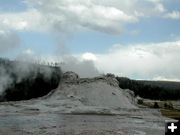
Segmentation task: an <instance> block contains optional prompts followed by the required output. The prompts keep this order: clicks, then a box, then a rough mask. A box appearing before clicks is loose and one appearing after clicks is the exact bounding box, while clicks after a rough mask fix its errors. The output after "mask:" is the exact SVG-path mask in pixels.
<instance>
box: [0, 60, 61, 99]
mask: <svg viewBox="0 0 180 135" xmlns="http://www.w3.org/2000/svg"><path fill="white" fill-rule="evenodd" d="M0 69H3V72H4V73H2V72H0V76H2V75H3V74H6V76H7V75H8V77H9V78H10V79H9V80H8V81H10V83H9V85H8V86H6V88H5V89H4V90H3V92H2V93H1V95H0V101H1V102H4V101H19V100H29V99H32V98H37V97H42V96H44V95H46V94H48V93H49V92H50V91H51V90H53V89H55V88H57V87H58V85H59V82H60V80H61V75H62V73H61V70H60V68H59V67H53V66H47V65H40V64H32V63H25V62H24V63H23V62H17V61H16V62H14V61H13V62H12V61H6V62H5V63H3V64H2V61H1V62H0ZM6 78H7V77H6Z"/></svg>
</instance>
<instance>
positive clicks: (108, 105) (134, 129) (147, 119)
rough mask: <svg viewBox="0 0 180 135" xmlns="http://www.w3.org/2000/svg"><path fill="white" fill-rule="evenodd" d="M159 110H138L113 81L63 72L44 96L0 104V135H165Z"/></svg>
mask: <svg viewBox="0 0 180 135" xmlns="http://www.w3.org/2000/svg"><path fill="white" fill-rule="evenodd" d="M165 119H167V118H164V117H162V116H161V114H160V112H159V111H158V110H154V109H148V108H147V109H145V108H143V109H141V108H138V107H137V106H136V105H135V103H134V99H133V93H132V92H130V91H129V90H122V89H120V88H119V87H118V81H117V80H116V79H115V77H114V76H113V75H107V76H102V77H96V78H91V79H89V78H84V79H82V78H79V77H78V75H77V74H75V73H73V72H68V73H65V74H64V75H63V80H62V82H61V83H60V85H59V87H58V88H57V89H56V90H54V91H52V92H51V93H49V94H48V95H47V96H45V97H42V98H38V99H32V100H29V101H18V102H6V103H0V135H1V134H2V135H4V134H14V135H21V134H23V135H26V134H27V135H32V134H35V135H36V134H37V135H38V134H42V135H51V134H52V135H56V134H57V135H69V134H73V135H152V134H153V135H164V132H165V129H164V120H165Z"/></svg>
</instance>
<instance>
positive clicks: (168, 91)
mask: <svg viewBox="0 0 180 135" xmlns="http://www.w3.org/2000/svg"><path fill="white" fill-rule="evenodd" d="M117 80H118V81H119V87H120V88H123V89H130V90H132V91H133V92H134V93H135V95H136V96H140V97H142V98H147V99H155V100H178V99H180V82H170V81H146V80H132V79H129V78H125V77H117Z"/></svg>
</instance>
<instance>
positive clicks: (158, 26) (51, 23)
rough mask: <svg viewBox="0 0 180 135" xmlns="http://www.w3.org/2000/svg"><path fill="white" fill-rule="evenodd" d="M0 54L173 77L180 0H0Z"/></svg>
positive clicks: (93, 70) (179, 48) (81, 69)
mask: <svg viewBox="0 0 180 135" xmlns="http://www.w3.org/2000/svg"><path fill="white" fill-rule="evenodd" d="M0 57H7V58H10V59H31V60H32V59H34V58H36V59H43V60H47V61H63V62H64V63H65V64H66V65H65V66H64V67H65V69H66V70H74V71H75V72H78V73H79V74H82V76H83V77H85V76H90V75H92V76H93V75H97V72H98V73H100V74H102V73H113V74H115V75H119V76H126V77H130V78H133V79H153V80H175V81H179V80H180V72H179V69H180V62H179V61H180V1H179V0H125V1H124V0H98V1H97V0H86V1H85V0H0ZM85 73H86V74H85Z"/></svg>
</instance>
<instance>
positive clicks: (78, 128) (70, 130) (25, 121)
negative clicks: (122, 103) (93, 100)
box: [0, 113, 165, 135]
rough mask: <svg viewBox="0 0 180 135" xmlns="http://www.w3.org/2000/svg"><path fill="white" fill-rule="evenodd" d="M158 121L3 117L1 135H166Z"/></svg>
mask: <svg viewBox="0 0 180 135" xmlns="http://www.w3.org/2000/svg"><path fill="white" fill-rule="evenodd" d="M164 132H165V130H164V123H163V122H162V121H159V119H157V120H155V119H152V118H151V119H143V118H138V117H137V118H135V117H134V118H133V117H127V116H120V115H116V116H115V115H72V114H58V113H57V114H55V113H41V114H38V113H37V114H36V113H30V114H18V113H17V114H3V115H2V114H1V115H0V135H5V134H7V135H39V134H41V135H164Z"/></svg>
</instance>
